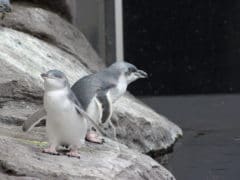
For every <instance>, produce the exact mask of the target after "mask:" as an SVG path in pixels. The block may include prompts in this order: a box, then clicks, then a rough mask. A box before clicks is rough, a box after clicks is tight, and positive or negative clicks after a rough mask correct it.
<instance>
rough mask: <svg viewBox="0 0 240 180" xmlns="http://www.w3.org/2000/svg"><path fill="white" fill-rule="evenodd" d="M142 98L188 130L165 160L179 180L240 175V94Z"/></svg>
mask: <svg viewBox="0 0 240 180" xmlns="http://www.w3.org/2000/svg"><path fill="white" fill-rule="evenodd" d="M142 100H143V101H144V102H145V103H147V104H148V105H149V106H151V107H152V108H154V109H155V110H156V111H157V112H159V113H161V114H163V115H165V116H166V117H168V118H169V119H170V120H172V121H173V122H175V123H176V124H178V125H179V126H180V127H181V128H182V129H183V131H184V137H183V138H182V139H180V140H179V141H178V142H177V143H176V145H175V146H174V152H173V153H171V154H169V155H168V162H167V163H166V164H165V166H166V167H167V168H168V169H169V170H170V171H171V172H172V173H173V174H174V175H175V177H176V178H177V180H239V179H240V108H239V104H240V95H218V96H189V97H187V96H182V97H144V98H142Z"/></svg>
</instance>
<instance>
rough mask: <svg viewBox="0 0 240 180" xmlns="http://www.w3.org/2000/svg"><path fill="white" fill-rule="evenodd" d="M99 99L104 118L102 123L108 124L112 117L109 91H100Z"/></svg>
mask: <svg viewBox="0 0 240 180" xmlns="http://www.w3.org/2000/svg"><path fill="white" fill-rule="evenodd" d="M97 99H98V100H99V102H100V103H101V105H102V118H101V122H102V123H105V122H107V121H108V120H109V119H110V118H111V116H112V101H111V98H110V96H109V90H108V91H98V94H97Z"/></svg>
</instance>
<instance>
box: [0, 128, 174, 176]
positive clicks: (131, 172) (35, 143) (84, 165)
mask: <svg viewBox="0 0 240 180" xmlns="http://www.w3.org/2000/svg"><path fill="white" fill-rule="evenodd" d="M5 129H6V130H5V131H4V132H2V131H1V133H0V167H1V174H0V179H5V178H8V177H9V176H11V177H14V178H16V179H18V178H19V179H32V178H33V179H86V180H90V179H91V180H93V179H99V180H100V179H104V180H112V179H116V180H122V179H123V180H125V179H126V180H127V179H132V180H141V179H142V180H145V179H151V180H174V179H175V178H174V177H173V176H172V175H171V173H169V172H168V171H167V170H166V169H165V168H163V167H162V166H161V165H160V164H158V163H157V162H156V161H154V160H153V159H151V158H150V157H148V156H146V155H143V154H141V153H138V152H136V151H133V150H130V149H128V148H127V147H126V146H124V145H119V144H118V143H115V142H113V141H111V140H108V139H107V140H106V143H105V144H104V145H96V144H95V145H94V144H91V143H90V144H88V143H86V144H85V145H83V146H82V147H81V148H80V150H79V152H80V154H81V159H76V158H69V157H67V156H65V155H64V154H61V155H60V156H53V155H48V154H44V153H42V152H41V150H42V148H44V147H46V146H47V143H46V142H45V137H44V134H45V132H44V130H43V129H41V128H38V130H37V133H38V134H39V135H36V132H32V133H31V134H28V135H25V136H21V134H22V133H21V129H20V128H16V127H8V128H6V127H5ZM8 131H9V132H10V133H9V134H7V133H6V132H8ZM5 133H6V134H7V135H5ZM10 134H11V135H10ZM32 137H35V138H32ZM119 147H120V150H119ZM14 178H13V179H14Z"/></svg>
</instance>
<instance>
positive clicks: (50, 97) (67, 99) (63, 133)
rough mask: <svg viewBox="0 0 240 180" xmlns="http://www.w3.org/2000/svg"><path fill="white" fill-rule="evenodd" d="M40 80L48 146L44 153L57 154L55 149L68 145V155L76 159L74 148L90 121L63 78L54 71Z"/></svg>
mask: <svg viewBox="0 0 240 180" xmlns="http://www.w3.org/2000/svg"><path fill="white" fill-rule="evenodd" d="M41 76H42V78H43V79H44V98H43V102H44V109H45V112H46V129H47V134H48V138H49V144H50V147H49V148H47V149H45V150H44V152H46V153H51V154H58V153H57V151H56V147H57V146H60V145H62V144H64V145H68V146H69V147H70V148H71V151H70V152H69V153H68V155H69V156H76V157H79V154H78V152H77V148H78V147H79V145H80V142H83V141H84V140H85V136H86V133H87V120H90V121H92V122H93V123H94V121H93V120H91V118H90V117H89V116H88V115H87V113H86V112H85V111H84V110H83V109H82V106H81V104H80V103H79V101H78V100H77V98H76V97H75V95H74V93H73V92H72V90H71V89H70V85H69V83H68V80H67V78H66V76H65V75H64V74H63V73H62V72H60V71H58V70H50V71H48V72H47V73H43V74H41Z"/></svg>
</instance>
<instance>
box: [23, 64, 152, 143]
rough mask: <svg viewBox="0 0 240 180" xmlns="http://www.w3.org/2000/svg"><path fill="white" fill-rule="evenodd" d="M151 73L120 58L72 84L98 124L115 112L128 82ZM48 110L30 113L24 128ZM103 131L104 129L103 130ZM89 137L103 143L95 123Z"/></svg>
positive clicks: (30, 126)
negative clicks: (95, 128) (95, 129)
mask: <svg viewBox="0 0 240 180" xmlns="http://www.w3.org/2000/svg"><path fill="white" fill-rule="evenodd" d="M147 76H148V75H147V73H146V72H144V71H142V70H139V69H138V68H137V67H136V66H134V65H132V64H130V63H127V62H116V63H114V64H112V65H111V66H110V67H108V68H106V69H104V70H102V71H99V72H97V73H95V74H91V75H88V76H85V77H83V78H81V79H79V80H78V81H77V82H76V83H75V84H74V85H73V86H72V91H73V92H74V93H75V95H76V97H77V99H78V101H79V102H80V103H81V105H82V107H83V109H84V110H85V111H86V112H87V114H89V116H90V117H91V118H92V119H93V120H94V121H95V124H99V123H105V122H107V121H108V120H109V119H110V117H111V115H112V112H113V109H112V105H113V103H114V102H115V101H117V100H118V99H119V98H120V97H122V96H123V95H124V93H125V92H126V90H127V86H128V85H129V84H130V83H132V82H134V81H136V80H137V79H140V78H146V77H147ZM44 114H45V113H44V111H43V109H41V110H39V111H37V112H36V113H34V114H33V115H32V116H30V117H29V118H28V119H27V120H26V121H25V122H24V124H23V131H29V130H30V129H31V128H33V127H34V126H35V125H36V124H38V123H39V122H40V121H41V120H42V119H44ZM92 124H93V123H92ZM95 124H94V125H95ZM110 124H111V122H110ZM94 127H96V126H94ZM112 128H113V130H114V134H115V139H116V132H115V128H114V127H113V126H112ZM100 130H101V129H100ZM100 130H98V131H100ZM100 132H101V133H102V134H103V133H104V132H103V131H100ZM86 140H88V141H90V142H94V143H103V138H102V137H99V135H98V134H97V133H96V132H95V131H93V130H92V126H91V125H90V126H89V130H88V132H87V135H86Z"/></svg>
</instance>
